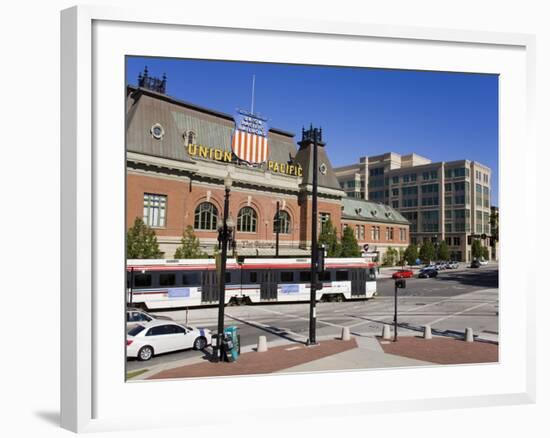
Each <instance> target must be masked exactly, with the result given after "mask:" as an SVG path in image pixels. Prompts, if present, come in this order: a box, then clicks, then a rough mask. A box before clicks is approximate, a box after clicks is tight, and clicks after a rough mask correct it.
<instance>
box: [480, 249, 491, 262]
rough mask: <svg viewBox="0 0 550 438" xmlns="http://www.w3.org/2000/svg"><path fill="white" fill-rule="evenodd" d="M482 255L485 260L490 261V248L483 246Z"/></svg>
mask: <svg viewBox="0 0 550 438" xmlns="http://www.w3.org/2000/svg"><path fill="white" fill-rule="evenodd" d="M481 253H482V256H483V258H484V259H485V260H489V248H487V247H486V246H483V247H482V248H481Z"/></svg>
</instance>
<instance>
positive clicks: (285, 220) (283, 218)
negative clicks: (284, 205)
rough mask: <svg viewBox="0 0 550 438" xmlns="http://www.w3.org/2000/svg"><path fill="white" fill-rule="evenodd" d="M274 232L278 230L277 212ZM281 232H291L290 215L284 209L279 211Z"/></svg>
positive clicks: (274, 220)
mask: <svg viewBox="0 0 550 438" xmlns="http://www.w3.org/2000/svg"><path fill="white" fill-rule="evenodd" d="M273 232H274V233H276V232H277V213H275V216H274V217H273ZM279 233H281V234H290V215H289V214H288V213H287V212H286V211H284V210H282V211H279Z"/></svg>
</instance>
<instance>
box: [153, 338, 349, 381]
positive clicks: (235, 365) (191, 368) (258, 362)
mask: <svg viewBox="0 0 550 438" xmlns="http://www.w3.org/2000/svg"><path fill="white" fill-rule="evenodd" d="M354 348H357V342H356V341H355V339H354V338H352V339H351V340H350V341H342V340H336V339H335V340H328V341H321V342H320V343H319V345H316V346H311V347H306V346H305V345H303V344H287V345H281V346H279V347H273V348H270V349H269V350H268V351H266V352H263V353H258V352H255V351H254V352H250V353H244V354H241V356H240V357H239V359H238V360H237V361H236V362H230V363H212V362H209V361H208V360H207V358H205V361H204V362H202V363H197V364H193V365H187V366H182V367H177V368H172V369H169V370H165V371H161V372H159V373H158V374H155V375H153V376H150V377H149V379H179V378H186V377H211V376H236V375H245V374H267V373H273V372H276V371H281V370H284V369H286V368H290V367H293V366H296V365H300V364H304V363H307V362H311V361H314V360H317V359H321V358H324V357H328V356H331V355H334V354H337V353H341V352H343V351H347V350H351V349H354Z"/></svg>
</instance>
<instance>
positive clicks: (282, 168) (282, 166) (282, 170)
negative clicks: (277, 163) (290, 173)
mask: <svg viewBox="0 0 550 438" xmlns="http://www.w3.org/2000/svg"><path fill="white" fill-rule="evenodd" d="M281 173H286V165H285V163H281Z"/></svg>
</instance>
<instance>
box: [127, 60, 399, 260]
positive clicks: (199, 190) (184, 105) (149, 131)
mask: <svg viewBox="0 0 550 438" xmlns="http://www.w3.org/2000/svg"><path fill="white" fill-rule="evenodd" d="M126 114H127V115H126V122H127V130H126V163H127V178H126V182H127V194H126V215H127V227H128V228H130V227H131V226H132V225H133V223H134V220H135V219H136V218H142V219H143V220H144V222H145V223H146V224H147V225H148V226H150V227H151V228H153V229H154V230H155V233H156V236H157V239H158V242H159V246H160V249H161V251H162V252H163V253H164V256H165V257H168V258H171V257H173V255H174V252H175V250H176V248H177V247H178V246H179V244H180V240H181V237H182V234H183V232H184V230H185V229H186V227H188V226H191V227H192V228H193V230H194V233H195V235H196V236H197V237H198V238H199V240H200V244H201V247H202V250H203V251H204V252H206V253H207V254H212V253H213V252H214V248H215V247H217V245H218V240H217V239H218V233H217V228H218V225H219V224H220V223H221V220H222V214H223V210H224V196H225V187H224V180H225V179H226V177H227V176H228V175H229V176H230V177H231V179H232V186H231V192H230V198H229V200H230V203H229V217H230V219H231V220H232V222H233V223H234V224H235V229H236V230H235V238H236V252H237V254H238V255H243V256H246V257H254V256H257V257H262V256H263V257H273V256H274V255H275V242H276V228H277V227H276V225H275V224H276V221H275V220H276V217H277V207H278V209H279V218H280V222H279V240H280V245H279V248H280V252H279V254H280V255H281V256H286V257H307V256H309V254H310V251H309V249H310V247H311V217H312V212H311V207H312V205H311V200H312V176H313V172H314V171H315V169H313V166H312V153H313V140H312V130H311V129H308V130H303V131H302V133H301V138H300V140H299V141H297V142H296V141H295V138H294V137H295V136H294V134H293V133H290V132H287V131H284V130H281V129H277V128H274V127H269V128H267V127H266V124H265V123H264V122H265V120H264V119H261V118H260V117H257V116H255V115H254V114H250V113H246V112H242V111H241V112H238V113H236V114H234V115H230V114H226V113H223V112H220V111H217V110H214V109H210V108H205V107H202V106H199V105H196V104H194V103H190V102H186V101H183V100H180V99H178V98H175V97H172V96H169V95H168V94H166V78H165V77H164V78H162V79H160V78H153V77H151V76H149V75H148V72H147V71H145V72H144V74H143V75H140V77H139V78H138V85H137V86H131V85H129V86H127V113H126ZM317 132H318V133H319V134H320V135H319V138H318V139H319V140H320V141H319V143H318V144H319V146H318V162H319V167H318V169H317V176H318V218H319V220H318V224H319V225H318V226H319V229H318V233H319V232H320V231H321V228H322V226H323V224H324V223H325V222H326V221H327V220H328V219H330V220H331V222H332V223H333V224H334V226H335V227H336V229H337V231H338V232H342V231H343V229H344V227H346V226H350V227H352V229H353V230H354V232H355V235H356V237H357V240H358V242H359V244H360V245H361V248H364V245H367V244H368V245H369V248H368V253H369V255H371V256H376V255H379V256H382V255H383V253H384V251H385V250H386V249H387V248H388V247H390V246H392V247H394V248H401V247H402V248H404V247H406V246H407V245H408V243H409V224H408V222H407V220H406V219H405V218H404V217H403V216H402V215H401V214H400V213H399V212H397V211H396V210H395V209H393V208H391V207H389V206H385V205H381V204H379V203H376V202H370V201H361V200H352V199H349V198H347V197H346V194H345V193H344V191H343V190H342V189H341V188H340V184H339V183H338V180H337V179H336V176H335V174H334V172H333V169H332V165H331V163H330V160H329V157H328V151H329V150H330V146H327V145H326V144H325V143H324V142H323V139H322V133H321V132H320V131H317ZM252 134H257V135H252Z"/></svg>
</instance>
